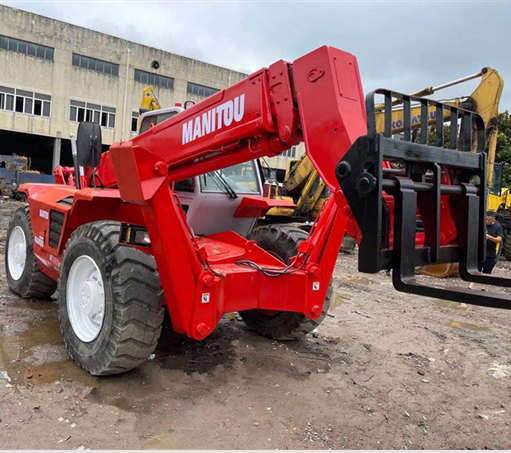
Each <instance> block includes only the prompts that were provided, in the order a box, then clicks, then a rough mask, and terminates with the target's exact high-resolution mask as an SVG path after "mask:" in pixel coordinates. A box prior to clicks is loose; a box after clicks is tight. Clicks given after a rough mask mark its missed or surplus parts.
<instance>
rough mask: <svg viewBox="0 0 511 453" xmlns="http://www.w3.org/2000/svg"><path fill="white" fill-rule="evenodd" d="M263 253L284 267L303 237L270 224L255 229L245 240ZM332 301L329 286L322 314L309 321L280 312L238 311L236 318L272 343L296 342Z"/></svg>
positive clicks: (318, 321)
mask: <svg viewBox="0 0 511 453" xmlns="http://www.w3.org/2000/svg"><path fill="white" fill-rule="evenodd" d="M249 239H250V240H253V241H256V242H257V245H259V246H260V247H261V248H263V249H264V250H266V251H268V252H270V253H272V254H274V255H276V256H278V257H279V258H280V259H281V260H283V261H284V262H285V263H286V264H289V260H290V259H291V257H293V256H295V255H296V253H297V252H298V246H299V245H300V243H301V242H302V241H304V240H305V239H307V233H306V232H305V231H303V230H301V229H300V228H296V227H292V226H287V225H286V224H273V225H266V226H262V227H259V228H256V229H255V230H254V231H253V232H252V233H251V234H250V236H249ZM331 300H332V286H331V285H330V287H329V288H328V292H327V295H326V298H325V302H324V304H323V313H322V314H321V316H320V317H319V318H318V319H311V318H308V317H307V316H305V315H303V314H300V313H293V312H286V311H282V312H279V313H277V314H274V315H269V314H265V313H263V312H261V311H259V310H246V311H241V312H240V316H241V318H242V319H243V322H244V323H245V324H246V325H247V327H248V328H249V329H251V330H253V331H255V332H257V333H259V334H261V335H264V336H266V337H269V338H272V339H273V340H296V339H300V338H303V337H304V336H305V335H307V334H309V333H311V332H312V331H313V330H314V329H316V328H317V327H318V326H319V325H320V324H321V323H322V322H323V320H324V319H325V317H326V315H327V312H328V309H329V308H330V303H331Z"/></svg>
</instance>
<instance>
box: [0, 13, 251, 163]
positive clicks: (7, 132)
mask: <svg viewBox="0 0 511 453" xmlns="http://www.w3.org/2000/svg"><path fill="white" fill-rule="evenodd" d="M244 77H246V74H243V73H240V72H236V71H232V70H230V69H226V68H221V67H218V66H215V65H212V64H207V63H204V62H201V61H198V60H194V59H191V58H186V57H183V56H180V55H176V54H172V53H169V52H165V51H163V50H159V49H155V48H152V47H148V46H144V45H141V44H137V43H134V42H131V41H127V40H124V39H120V38H116V37H114V36H110V35H107V34H104V33H99V32H96V31H93V30H89V29H86V28H83V27H79V26H76V25H72V24H69V23H65V22H61V21H58V20H55V19H51V18H48V17H44V16H40V15H38V14H34V13H30V12H26V11H22V10H19V9H15V8H11V7H8V6H4V5H0V154H7V155H9V154H20V155H26V156H28V157H30V158H31V159H32V162H33V163H34V164H35V166H36V167H38V169H42V170H44V171H51V170H52V168H53V167H54V166H55V165H56V164H58V163H59V162H62V163H64V164H70V161H71V154H70V142H69V137H70V135H71V134H75V135H76V132H77V127H78V123H79V122H80V121H84V120H86V121H96V122H98V123H100V124H101V126H102V129H103V143H104V145H110V144H112V143H114V142H117V141H120V140H129V139H130V138H131V137H132V136H133V135H135V133H136V123H137V118H138V109H139V105H140V102H141V99H142V92H143V90H144V88H145V87H147V86H148V85H152V86H153V87H154V91H155V94H156V96H157V97H158V100H159V102H160V104H161V105H162V106H163V107H169V106H173V105H175V103H183V102H185V101H186V100H193V101H196V102H197V101H200V100H202V99H204V98H205V97H207V96H209V95H211V94H213V93H215V92H216V91H218V90H221V89H223V88H226V87H228V86H230V85H232V84H234V83H236V82H238V81H240V80H242V79H243V78H244Z"/></svg>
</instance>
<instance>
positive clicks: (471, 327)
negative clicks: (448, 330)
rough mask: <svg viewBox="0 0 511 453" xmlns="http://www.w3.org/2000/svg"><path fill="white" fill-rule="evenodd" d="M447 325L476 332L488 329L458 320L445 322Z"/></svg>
mask: <svg viewBox="0 0 511 453" xmlns="http://www.w3.org/2000/svg"><path fill="white" fill-rule="evenodd" d="M447 325H448V326H449V327H455V328H456V329H468V330H475V331H477V332H484V331H486V330H490V329H489V328H488V327H479V326H476V325H475V324H469V323H466V322H460V321H453V322H450V323H447Z"/></svg>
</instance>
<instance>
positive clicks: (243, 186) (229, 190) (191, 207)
mask: <svg viewBox="0 0 511 453" xmlns="http://www.w3.org/2000/svg"><path fill="white" fill-rule="evenodd" d="M183 110H184V109H183V108H182V107H169V108H166V109H161V110H155V111H151V112H146V113H144V114H143V115H142V116H141V119H140V127H139V134H141V133H143V132H145V131H147V130H148V129H149V127H150V125H151V123H152V124H154V125H155V126H156V125H157V124H160V123H162V122H163V121H165V120H167V119H169V118H171V117H173V116H174V115H177V114H178V113H181V112H182V111H183ZM261 174H262V171H261V169H260V167H259V161H257V160H253V161H250V162H245V163H243V164H238V165H234V166H232V167H227V168H223V169H221V170H217V171H214V172H211V173H206V174H203V175H200V176H195V177H193V178H188V179H185V180H183V181H178V182H176V186H175V191H176V194H177V195H178V196H179V199H180V201H181V204H182V206H183V209H184V211H185V212H186V215H187V220H188V224H189V225H190V226H191V228H192V229H193V231H194V233H195V234H196V235H209V234H214V233H220V232H223V231H229V230H231V231H235V232H236V233H238V234H241V235H242V236H247V235H248V233H250V231H252V229H253V227H254V226H255V224H256V222H257V220H258V218H257V217H246V218H235V217H234V214H235V212H236V210H237V209H238V207H239V206H240V203H241V201H242V200H243V198H244V197H247V196H250V197H262V196H263V187H264V182H263V181H262V178H261Z"/></svg>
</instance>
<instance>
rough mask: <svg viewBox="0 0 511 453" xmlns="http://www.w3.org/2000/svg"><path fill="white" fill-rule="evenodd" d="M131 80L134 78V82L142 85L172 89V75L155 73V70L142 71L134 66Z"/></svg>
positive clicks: (173, 80)
mask: <svg viewBox="0 0 511 453" xmlns="http://www.w3.org/2000/svg"><path fill="white" fill-rule="evenodd" d="M133 80H135V82H139V83H143V84H144V85H151V86H154V87H159V88H165V89H167V90H174V82H175V79H174V77H170V76H166V75H163V74H157V73H155V72H148V71H144V70H143V69H137V68H135V72H134V75H133ZM163 82H165V83H163ZM169 85H170V86H169Z"/></svg>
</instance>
